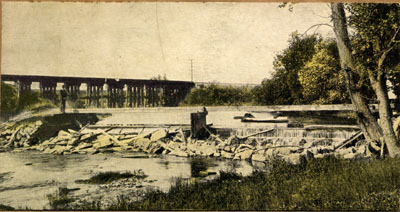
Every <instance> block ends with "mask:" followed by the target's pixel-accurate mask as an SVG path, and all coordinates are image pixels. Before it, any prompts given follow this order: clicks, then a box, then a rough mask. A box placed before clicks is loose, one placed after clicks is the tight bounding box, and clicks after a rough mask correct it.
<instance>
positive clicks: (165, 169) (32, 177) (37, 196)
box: [0, 152, 260, 209]
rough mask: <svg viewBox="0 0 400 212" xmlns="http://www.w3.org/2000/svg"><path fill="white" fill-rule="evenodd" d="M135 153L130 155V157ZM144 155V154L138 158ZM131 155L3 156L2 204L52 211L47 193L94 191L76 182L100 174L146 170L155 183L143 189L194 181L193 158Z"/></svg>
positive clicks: (232, 165)
mask: <svg viewBox="0 0 400 212" xmlns="http://www.w3.org/2000/svg"><path fill="white" fill-rule="evenodd" d="M132 155H133V154H132V153H130V154H129V156H132ZM139 155H144V154H140V153H136V154H134V156H139ZM126 156H128V155H122V154H120V155H117V154H97V155H49V154H43V153H39V152H21V153H9V152H6V153H0V161H1V163H0V204H4V205H9V206H12V207H14V208H20V209H25V208H26V207H28V208H29V209H44V208H48V200H47V198H46V195H47V194H52V193H54V192H56V191H57V190H58V188H59V187H68V188H80V189H79V190H78V191H75V193H76V194H80V193H81V194H82V193H90V192H94V190H95V189H96V188H97V186H96V185H86V184H77V183H75V180H78V179H88V178H90V177H91V176H93V175H94V174H95V173H98V172H105V171H119V172H124V171H134V170H139V169H142V170H143V171H144V173H145V174H146V175H148V177H147V178H146V179H147V180H151V181H154V182H151V183H150V182H148V183H144V184H143V186H144V187H146V186H151V187H153V188H157V189H161V190H163V191H168V189H169V188H170V186H171V184H172V183H173V182H174V179H175V178H177V177H181V178H186V179H188V178H191V165H190V159H189V158H181V157H175V156H157V157H153V158H126ZM211 161H212V163H213V166H210V167H209V171H215V172H217V175H218V173H219V171H227V170H234V171H235V172H237V173H240V174H242V175H248V174H250V173H252V172H253V171H254V170H255V169H259V168H260V167H257V166H253V165H252V164H250V163H249V162H246V161H231V160H214V159H212V160H211Z"/></svg>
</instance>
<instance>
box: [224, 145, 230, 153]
mask: <svg viewBox="0 0 400 212" xmlns="http://www.w3.org/2000/svg"><path fill="white" fill-rule="evenodd" d="M223 150H224V151H225V152H231V147H230V146H225V147H224V149H223Z"/></svg>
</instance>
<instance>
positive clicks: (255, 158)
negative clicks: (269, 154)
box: [251, 152, 266, 161]
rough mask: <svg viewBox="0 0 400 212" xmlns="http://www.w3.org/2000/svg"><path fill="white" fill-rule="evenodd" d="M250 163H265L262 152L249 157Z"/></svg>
mask: <svg viewBox="0 0 400 212" xmlns="http://www.w3.org/2000/svg"><path fill="white" fill-rule="evenodd" d="M251 160H252V161H265V160H266V157H265V156H264V153H263V152H257V153H255V154H253V155H252V156H251Z"/></svg>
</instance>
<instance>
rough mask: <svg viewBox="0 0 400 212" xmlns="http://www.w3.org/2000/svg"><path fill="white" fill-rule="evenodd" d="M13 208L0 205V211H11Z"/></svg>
mask: <svg viewBox="0 0 400 212" xmlns="http://www.w3.org/2000/svg"><path fill="white" fill-rule="evenodd" d="M13 210H15V208H13V207H11V206H8V205H4V204H1V203H0V211H13Z"/></svg>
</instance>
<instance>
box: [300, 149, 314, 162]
mask: <svg viewBox="0 0 400 212" xmlns="http://www.w3.org/2000/svg"><path fill="white" fill-rule="evenodd" d="M300 154H301V155H302V156H303V157H304V159H306V160H307V161H308V160H310V159H312V158H314V154H313V153H312V152H311V151H309V150H306V151H303V152H302V153H300Z"/></svg>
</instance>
